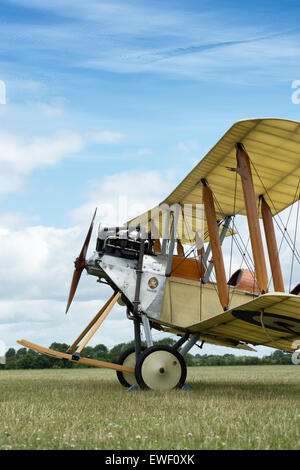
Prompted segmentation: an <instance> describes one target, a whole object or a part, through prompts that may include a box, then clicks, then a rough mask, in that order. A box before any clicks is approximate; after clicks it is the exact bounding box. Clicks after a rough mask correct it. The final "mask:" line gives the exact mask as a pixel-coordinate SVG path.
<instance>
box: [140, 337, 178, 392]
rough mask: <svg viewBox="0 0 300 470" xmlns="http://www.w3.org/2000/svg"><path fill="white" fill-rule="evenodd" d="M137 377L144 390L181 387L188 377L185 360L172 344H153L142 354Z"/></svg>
mask: <svg viewBox="0 0 300 470" xmlns="http://www.w3.org/2000/svg"><path fill="white" fill-rule="evenodd" d="M135 377H136V381H137V383H138V385H139V386H140V388H142V389H143V390H145V389H151V390H172V389H174V388H181V387H182V386H183V385H184V383H185V379H186V364H185V360H184V358H183V356H182V355H181V354H180V353H179V352H178V351H176V350H174V349H173V348H171V347H170V346H164V345H158V346H152V347H150V348H147V349H146V350H145V351H144V352H143V353H142V354H141V355H140V358H139V360H138V361H137V364H136V366H135Z"/></svg>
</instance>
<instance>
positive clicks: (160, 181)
mask: <svg viewBox="0 0 300 470" xmlns="http://www.w3.org/2000/svg"><path fill="white" fill-rule="evenodd" d="M299 14H300V4H299V2H298V1H296V0H295V1H293V0H286V1H285V2H282V1H277V0H273V1H267V0H261V1H260V2H253V1H251V2H250V1H248V0H245V1H244V2H237V1H233V0H228V1H226V2H224V1H212V0H210V1H203V0H198V1H192V0H187V1H185V2H181V1H169V0H163V1H161V0H160V1H153V0H148V1H147V2H146V1H145V0H140V1H129V0H123V1H115V0H109V1H101V0H98V1H96V0H85V1H84V2H79V1H76V0H75V1H74V0H72V1H71V0H59V1H58V0H2V1H1V4H0V103H1V104H0V142H1V144H0V182H1V184H0V255H1V260H2V262H1V266H0V339H1V341H2V342H4V343H5V346H6V347H15V348H18V347H19V346H18V345H17V344H16V341H17V340H18V339H22V338H25V339H28V340H29V341H32V342H35V343H37V344H41V345H44V346H49V345H50V344H51V343H52V342H53V341H58V342H66V343H71V342H72V341H73V339H74V338H75V337H76V336H77V335H78V334H79V333H80V331H81V330H82V329H83V328H84V327H85V324H86V323H87V322H88V321H89V320H90V319H91V318H92V317H93V315H95V313H96V312H97V310H98V309H99V308H100V306H101V305H102V304H103V303H104V302H105V300H106V299H107V297H108V296H109V295H110V291H109V289H108V288H107V287H106V286H101V285H99V284H97V283H96V278H94V277H91V276H86V275H83V276H82V279H81V282H80V285H79V288H78V291H77V293H76V298H75V300H74V302H73V304H72V307H71V309H70V312H69V313H68V315H67V316H66V315H65V314H64V312H65V306H66V301H67V296H68V291H69V286H70V282H71V277H72V273H73V262H74V259H75V258H76V256H77V255H78V254H79V251H80V248H81V245H82V243H83V240H84V238H85V234H86V232H87V230H88V226H89V223H90V220H91V217H92V215H93V211H94V209H95V207H96V206H97V207H98V215H97V219H96V226H97V225H98V224H99V222H103V223H114V222H115V221H116V222H117V223H122V222H124V221H125V220H127V219H128V217H127V215H130V216H131V215H132V216H133V215H137V214H138V213H139V212H142V211H143V210H144V209H148V208H150V207H152V206H153V205H154V204H156V203H158V202H159V201H161V200H162V199H163V198H164V197H166V196H167V195H168V194H169V193H170V192H171V191H172V189H173V188H174V187H175V186H176V185H177V184H178V183H179V182H180V181H181V179H182V178H183V177H184V176H186V175H187V173H188V172H189V171H190V170H191V169H192V168H193V167H194V166H195V165H196V164H197V163H198V162H199V161H200V160H201V158H202V157H203V156H204V155H205V154H206V152H207V151H208V150H209V149H210V148H211V147H212V146H213V145H214V144H215V143H216V141H217V140H218V139H219V138H220V137H221V136H222V135H223V134H224V133H225V132H226V131H227V130H228V128H229V127H231V125H232V124H233V123H234V122H236V121H237V120H239V119H246V118H254V117H279V118H287V119H294V120H300V69H299V63H300V61H299V59H300V48H299V44H300V28H299ZM112 207H115V208H118V209H116V210H115V211H113V213H112V209H111V208H112ZM120 207H121V209H120ZM125 213H126V215H125ZM95 237H96V235H95V232H94V235H93V238H92V241H91V244H90V249H89V253H90V254H91V253H92V251H93V249H94V247H95ZM286 268H287V267H286ZM296 281H297V279H295V282H294V283H296ZM132 329H133V328H132V324H131V322H129V321H128V320H127V319H126V315H125V312H124V309H122V308H121V307H119V306H117V307H116V308H115V309H114V310H113V312H112V313H111V315H110V317H109V318H108V319H107V320H106V321H105V322H104V325H103V327H102V328H101V331H99V332H98V333H97V336H96V337H95V338H93V340H92V341H91V345H95V344H97V343H104V344H106V345H107V346H108V347H112V346H113V345H115V344H117V343H119V342H123V341H130V340H131V339H132V336H133V331H132ZM162 337H163V335H162V334H161V333H159V334H154V339H161V338H162ZM271 351H272V350H270V349H269V348H258V354H260V355H263V354H269V353H270V352H271ZM193 352H198V350H195V351H194V350H193ZM226 352H230V353H237V351H236V350H232V349H225V348H221V347H213V346H206V347H204V349H203V353H215V354H223V353H226ZM247 354H248V353H247ZM253 354H255V353H253Z"/></svg>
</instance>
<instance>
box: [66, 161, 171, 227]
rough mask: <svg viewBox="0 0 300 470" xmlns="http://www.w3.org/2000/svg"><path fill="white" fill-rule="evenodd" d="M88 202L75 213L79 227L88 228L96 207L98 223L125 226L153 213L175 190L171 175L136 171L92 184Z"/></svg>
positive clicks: (74, 217)
mask: <svg viewBox="0 0 300 470" xmlns="http://www.w3.org/2000/svg"><path fill="white" fill-rule="evenodd" d="M92 185H93V187H94V188H96V189H94V190H93V191H92V192H91V194H90V196H89V198H88V201H87V202H86V203H85V204H83V205H82V206H80V207H79V208H77V209H75V210H73V211H72V214H71V215H72V217H73V219H74V221H75V222H76V223H80V224H85V225H87V224H88V221H89V220H90V219H91V216H92V214H93V211H94V210H95V207H98V216H97V220H100V222H101V223H104V224H109V225H122V224H123V223H124V222H126V221H127V220H129V219H131V218H133V217H136V216H137V215H139V214H142V213H143V212H145V211H147V210H149V209H152V208H153V207H154V206H155V205H156V204H158V203H159V202H161V201H162V200H163V199H164V198H165V197H166V196H168V194H169V192H170V191H171V189H172V188H173V185H174V183H173V178H172V174H171V173H168V172H166V173H160V172H158V171H142V170H133V171H125V172H122V173H116V174H112V175H108V176H106V177H105V178H103V179H102V180H97V181H93V182H92Z"/></svg>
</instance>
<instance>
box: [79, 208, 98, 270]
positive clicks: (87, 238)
mask: <svg viewBox="0 0 300 470" xmlns="http://www.w3.org/2000/svg"><path fill="white" fill-rule="evenodd" d="M96 213H97V207H96V209H95V212H94V215H93V218H92V222H91V225H90V228H89V231H88V233H87V236H86V239H85V241H84V244H83V247H82V248H81V252H80V255H79V257H78V262H80V261H81V260H82V259H84V260H85V256H86V253H87V250H88V247H89V243H90V239H91V235H92V231H93V226H94V220H95V217H96Z"/></svg>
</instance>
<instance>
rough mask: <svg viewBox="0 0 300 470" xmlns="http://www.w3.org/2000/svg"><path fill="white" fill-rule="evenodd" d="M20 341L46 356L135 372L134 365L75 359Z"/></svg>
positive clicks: (70, 355)
mask: <svg viewBox="0 0 300 470" xmlns="http://www.w3.org/2000/svg"><path fill="white" fill-rule="evenodd" d="M18 343H19V344H21V345H22V346H24V347H25V348H28V349H32V350H33V351H36V352H38V353H41V354H44V355H45V356H50V357H54V358H56V359H66V360H68V361H71V362H76V363H79V364H85V365H87V366H93V367H103V368H105V369H112V370H119V371H121V372H126V373H128V374H134V368H133V367H125V366H121V365H120V364H113V363H111V362H104V361H97V360H96V359H88V358H87V357H80V358H79V359H78V360H73V359H72V354H67V353H62V352H59V351H54V350H53V349H48V348H44V347H43V346H39V345H38V344H34V343H31V342H30V341H26V340H25V339H22V340H20V341H18Z"/></svg>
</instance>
